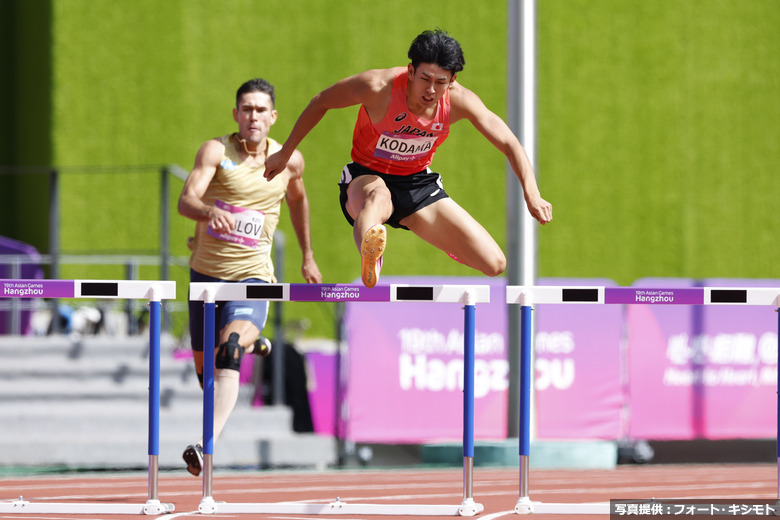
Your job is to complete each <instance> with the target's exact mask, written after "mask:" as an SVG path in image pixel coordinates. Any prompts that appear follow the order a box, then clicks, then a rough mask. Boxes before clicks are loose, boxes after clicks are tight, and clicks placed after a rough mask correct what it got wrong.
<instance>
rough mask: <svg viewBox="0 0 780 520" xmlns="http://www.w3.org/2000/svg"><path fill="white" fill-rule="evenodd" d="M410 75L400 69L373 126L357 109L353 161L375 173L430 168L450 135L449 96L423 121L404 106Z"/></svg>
mask: <svg viewBox="0 0 780 520" xmlns="http://www.w3.org/2000/svg"><path fill="white" fill-rule="evenodd" d="M408 81H409V73H408V71H407V69H406V68H404V69H403V70H400V71H399V72H398V74H396V76H395V79H394V80H393V89H392V93H391V96H390V106H389V107H388V109H387V113H386V114H385V117H384V119H382V121H380V122H379V123H378V124H373V123H372V122H371V118H370V117H369V115H368V111H367V110H366V107H365V106H361V107H360V112H358V118H357V122H356V123H355V131H354V132H353V134H352V160H353V161H355V162H356V163H358V164H360V165H361V166H365V167H366V168H368V169H370V170H374V171H375V172H380V173H387V174H390V175H412V174H414V173H418V172H421V171H423V170H425V169H426V168H427V167H428V166H430V164H431V162H432V161H433V154H434V153H436V148H438V147H439V145H440V144H441V143H443V142H444V140H445V139H446V138H447V136H448V135H449V133H450V94H449V91H447V92H446V93H445V94H444V96H443V97H442V98H441V99H440V100H439V103H438V106H437V107H436V116H435V117H434V118H433V119H431V120H427V119H422V118H420V117H417V116H416V115H414V114H412V113H411V112H410V111H409V107H408V106H407V105H406V86H407V83H408Z"/></svg>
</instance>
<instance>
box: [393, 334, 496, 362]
mask: <svg viewBox="0 0 780 520" xmlns="http://www.w3.org/2000/svg"><path fill="white" fill-rule="evenodd" d="M398 338H399V339H400V340H401V351H402V352H408V353H410V354H439V355H452V356H456V355H460V356H462V355H463V333H462V332H461V331H460V330H458V329H451V330H450V331H449V332H448V333H447V334H446V335H445V334H444V333H442V332H440V331H438V330H436V329H428V330H422V329H418V328H410V329H401V330H399V331H398ZM474 351H475V353H476V355H478V356H488V355H504V354H505V352H506V347H505V344H504V336H503V335H501V334H500V333H498V332H490V333H484V332H477V333H476V334H475V338H474Z"/></svg>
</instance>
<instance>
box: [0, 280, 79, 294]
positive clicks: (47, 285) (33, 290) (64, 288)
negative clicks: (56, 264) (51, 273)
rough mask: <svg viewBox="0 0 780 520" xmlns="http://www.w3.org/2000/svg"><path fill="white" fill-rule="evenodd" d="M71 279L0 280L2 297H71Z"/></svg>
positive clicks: (72, 282) (73, 286) (72, 285)
mask: <svg viewBox="0 0 780 520" xmlns="http://www.w3.org/2000/svg"><path fill="white" fill-rule="evenodd" d="M75 294H76V283H75V282H74V281H73V280H0V297H2V298H73V296H74V295H75Z"/></svg>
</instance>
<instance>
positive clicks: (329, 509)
mask: <svg viewBox="0 0 780 520" xmlns="http://www.w3.org/2000/svg"><path fill="white" fill-rule="evenodd" d="M211 504H212V505H213V510H209V512H208V513H209V514H212V513H254V514H294V515H335V514H339V515H385V516H392V515H403V516H474V515H476V514H477V513H481V512H482V511H484V506H483V505H482V504H477V503H475V502H474V501H473V500H471V499H467V500H465V501H464V502H463V503H462V504H459V505H430V504H348V503H347V502H343V501H341V500H339V499H336V500H335V501H333V502H329V503H327V504H304V503H299V502H272V503H243V504H242V503H228V502H214V501H213V500H212V501H211ZM200 512H201V513H204V511H203V510H201V511H200Z"/></svg>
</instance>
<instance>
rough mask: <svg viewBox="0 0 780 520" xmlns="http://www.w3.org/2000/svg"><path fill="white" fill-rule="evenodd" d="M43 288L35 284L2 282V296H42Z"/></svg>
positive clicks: (41, 285) (39, 284) (40, 284)
mask: <svg viewBox="0 0 780 520" xmlns="http://www.w3.org/2000/svg"><path fill="white" fill-rule="evenodd" d="M43 291H44V287H43V284H42V283H37V282H32V283H30V282H3V296H31V297H32V296H43Z"/></svg>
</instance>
